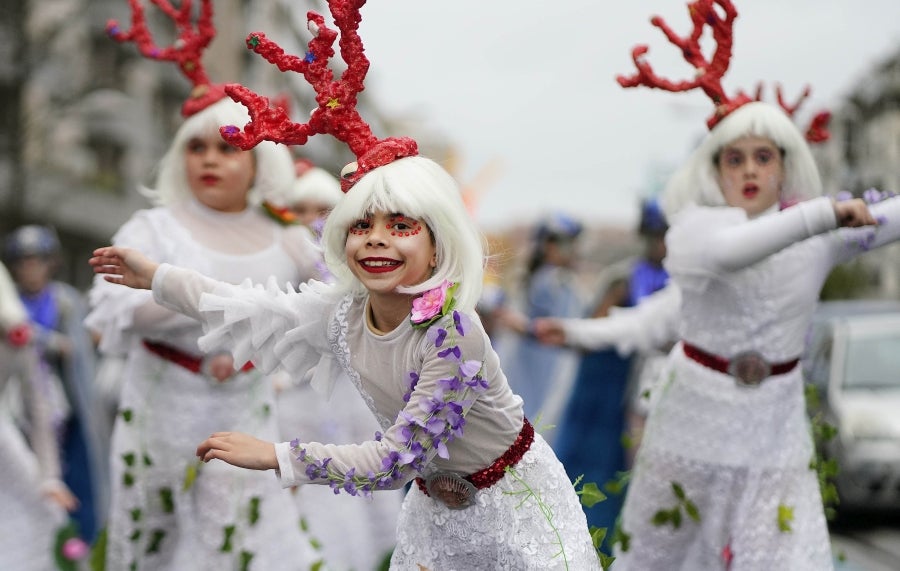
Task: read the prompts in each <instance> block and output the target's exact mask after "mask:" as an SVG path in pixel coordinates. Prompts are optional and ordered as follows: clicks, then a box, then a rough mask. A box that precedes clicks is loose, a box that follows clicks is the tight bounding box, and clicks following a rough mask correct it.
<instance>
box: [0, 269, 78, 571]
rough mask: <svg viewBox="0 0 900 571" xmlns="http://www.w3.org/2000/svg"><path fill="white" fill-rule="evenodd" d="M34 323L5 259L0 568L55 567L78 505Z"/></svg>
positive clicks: (0, 322) (1, 275)
mask: <svg viewBox="0 0 900 571" xmlns="http://www.w3.org/2000/svg"><path fill="white" fill-rule="evenodd" d="M34 331H35V329H34V328H33V327H32V326H31V325H30V323H29V318H28V314H27V313H26V311H25V307H24V306H23V305H22V303H21V301H20V300H19V297H18V294H17V292H16V288H15V285H14V284H13V282H12V280H11V279H10V276H9V274H8V273H7V271H6V267H5V266H3V265H0V482H2V485H0V511H2V513H3V516H2V517H0V569H9V570H13V569H15V570H16V571H47V570H49V569H53V568H55V564H56V563H55V561H54V544H55V542H56V538H57V532H58V530H59V528H60V527H61V526H63V525H64V524H65V522H66V520H67V516H66V511H72V510H74V509H76V508H77V506H78V498H76V497H75V496H74V495H73V494H72V492H71V491H69V488H68V487H67V486H66V484H65V483H64V482H63V481H62V477H61V474H60V467H59V450H58V448H57V440H56V435H55V434H54V426H53V422H52V419H51V407H50V403H49V401H48V398H47V397H48V395H47V394H46V388H47V384H46V382H45V381H42V377H43V376H44V371H45V370H46V367H45V366H44V365H43V364H42V363H41V362H40V358H39V356H38V353H37V349H36V346H35V345H34V343H33V342H34V341H35V336H34ZM12 401H15V402H12ZM14 409H15V410H18V411H21V414H20V416H19V418H14V415H13V410H14ZM23 424H24V427H23V426H22V425H23ZM22 428H24V433H23V431H22Z"/></svg>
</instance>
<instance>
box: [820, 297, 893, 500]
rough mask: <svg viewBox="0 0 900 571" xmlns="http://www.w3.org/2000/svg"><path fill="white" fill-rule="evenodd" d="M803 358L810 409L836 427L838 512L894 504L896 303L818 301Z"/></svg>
mask: <svg viewBox="0 0 900 571" xmlns="http://www.w3.org/2000/svg"><path fill="white" fill-rule="evenodd" d="M807 341H808V342H807V350H806V353H805V355H804V358H803V371H804V375H805V377H806V380H807V382H809V383H812V384H813V385H814V386H816V388H818V392H819V400H820V407H819V409H818V410H813V413H814V414H816V413H818V414H820V415H821V416H822V418H823V419H824V420H825V421H826V422H828V423H829V424H831V425H832V426H834V427H835V428H836V429H837V434H836V436H835V437H834V438H832V439H831V440H829V441H828V442H826V443H824V444H823V446H822V447H821V448H820V450H821V451H822V453H823V454H824V455H825V456H826V457H829V458H834V459H835V460H836V461H837V463H838V467H839V471H838V473H837V476H836V477H835V479H834V484H835V486H836V487H837V492H838V496H839V498H840V504H839V505H838V510H839V511H848V510H897V509H900V303H897V302H874V301H869V302H862V301H854V302H823V303H822V304H821V305H820V308H819V310H818V311H817V313H816V316H815V318H814V320H813V323H812V327H811V329H810V332H809V337H808V340H807Z"/></svg>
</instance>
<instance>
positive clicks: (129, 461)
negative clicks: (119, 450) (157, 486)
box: [122, 452, 134, 468]
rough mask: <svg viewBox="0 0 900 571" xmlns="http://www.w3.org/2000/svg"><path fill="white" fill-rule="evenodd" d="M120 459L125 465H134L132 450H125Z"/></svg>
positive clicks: (130, 466) (131, 466)
mask: <svg viewBox="0 0 900 571" xmlns="http://www.w3.org/2000/svg"><path fill="white" fill-rule="evenodd" d="M122 461H123V462H125V465H126V466H128V467H129V468H133V467H134V452H126V453H125V454H122Z"/></svg>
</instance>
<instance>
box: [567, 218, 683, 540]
mask: <svg viewBox="0 0 900 571" xmlns="http://www.w3.org/2000/svg"><path fill="white" fill-rule="evenodd" d="M666 228H667V227H666V225H665V221H664V220H663V219H662V215H661V213H660V212H659V209H658V207H657V206H656V204H655V203H654V202H647V203H645V204H644V205H643V207H642V216H641V227H640V233H641V234H642V235H645V236H661V235H662V234H664V233H665V230H666ZM668 278H669V276H668V274H667V273H666V271H665V269H663V267H662V266H661V264H660V263H658V262H655V261H653V260H649V259H646V258H645V259H641V260H640V261H638V262H637V263H636V264H635V265H634V266H633V267H632V270H631V273H630V275H629V276H628V283H627V294H626V297H625V299H624V300H622V302H620V303H618V304H615V305H618V306H620V307H621V306H625V307H630V306H634V305H636V304H637V303H638V301H640V300H641V299H642V298H644V297H646V296H648V295H650V294H651V293H653V292H655V291H657V290H659V289H662V288H663V287H664V286H665V285H666V283H667V281H668ZM634 360H635V359H634V356H632V355H628V356H625V357H623V356H621V355H619V354H618V353H617V352H616V350H615V349H612V348H611V349H603V350H600V351H591V352H586V353H584V354H583V356H582V358H581V362H580V364H579V366H578V372H577V374H576V377H575V382H574V384H573V387H572V393H571V397H570V398H569V401H568V404H567V406H566V408H565V412H564V414H563V416H562V419H561V422H560V425H559V436H558V437H557V439H556V441H555V444H554V449H555V450H556V453H557V456H558V457H559V459H560V461H561V462H562V463H563V465H564V466H565V468H566V472H568V474H569V476H570V477H571V478H573V479H574V478H577V477H578V476H581V475H583V476H584V480H583V481H584V482H594V483H595V484H597V486H599V487H600V489H601V490H603V488H604V485H605V484H606V483H607V482H610V481H611V480H614V479H616V477H617V474H619V473H621V472H624V471H626V470H627V469H628V463H627V458H626V454H625V447H624V445H623V442H622V439H623V436H624V433H625V425H626V423H625V413H626V410H627V408H628V407H627V404H628V402H627V401H628V399H629V398H630V397H631V395H630V394H629V390H628V389H629V378H630V376H631V369H632V365H633V361H634ZM606 493H607V499H606V500H605V501H603V502H600V503H598V504H595V505H594V506H593V507H591V508H587V509H585V514H586V515H587V520H588V526H590V527H600V528H604V527H605V528H607V540H606V541H607V543H608V542H609V541H610V540H611V539H612V535H613V533H612V532H613V528H614V526H615V523H616V519H617V518H618V516H619V512H620V511H621V509H622V502H623V501H624V497H625V496H624V493H622V494H611V493H608V492H606Z"/></svg>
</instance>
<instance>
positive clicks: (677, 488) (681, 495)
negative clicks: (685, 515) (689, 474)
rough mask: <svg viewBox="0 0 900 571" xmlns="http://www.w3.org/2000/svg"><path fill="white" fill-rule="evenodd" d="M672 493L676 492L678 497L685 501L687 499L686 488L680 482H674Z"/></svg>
mask: <svg viewBox="0 0 900 571" xmlns="http://www.w3.org/2000/svg"><path fill="white" fill-rule="evenodd" d="M672 493H674V494H675V497H676V498H678V499H679V500H681V501H684V499H685V495H684V488H682V487H681V484H679V483H678V482H672Z"/></svg>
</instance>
